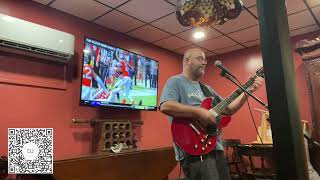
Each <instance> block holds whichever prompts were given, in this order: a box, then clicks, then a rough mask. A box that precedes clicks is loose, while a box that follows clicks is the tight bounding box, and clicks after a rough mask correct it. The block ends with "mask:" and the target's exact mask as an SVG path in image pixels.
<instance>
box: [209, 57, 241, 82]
mask: <svg viewBox="0 0 320 180" xmlns="http://www.w3.org/2000/svg"><path fill="white" fill-rule="evenodd" d="M214 65H215V66H216V67H218V68H220V69H221V70H222V71H221V75H222V76H225V75H226V74H227V75H229V76H231V77H233V78H234V79H237V78H236V77H235V76H234V75H233V74H231V73H230V71H229V70H228V69H227V68H225V67H224V66H223V65H222V63H221V61H219V60H216V61H214Z"/></svg>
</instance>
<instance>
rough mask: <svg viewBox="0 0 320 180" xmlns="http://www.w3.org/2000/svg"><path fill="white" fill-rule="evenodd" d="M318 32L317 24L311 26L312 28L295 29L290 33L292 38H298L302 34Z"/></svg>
mask: <svg viewBox="0 0 320 180" xmlns="http://www.w3.org/2000/svg"><path fill="white" fill-rule="evenodd" d="M318 30H319V26H318V25H316V24H315V25H311V26H307V27H304V28H300V29H295V30H293V31H290V36H297V35H300V34H305V33H309V32H314V31H318Z"/></svg>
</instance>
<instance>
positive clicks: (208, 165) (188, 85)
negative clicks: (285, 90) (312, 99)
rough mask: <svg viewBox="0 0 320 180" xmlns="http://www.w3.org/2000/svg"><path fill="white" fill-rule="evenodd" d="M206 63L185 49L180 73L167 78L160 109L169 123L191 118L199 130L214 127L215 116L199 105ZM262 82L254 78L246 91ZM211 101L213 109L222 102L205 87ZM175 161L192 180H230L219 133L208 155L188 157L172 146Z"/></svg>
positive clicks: (237, 102) (236, 106)
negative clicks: (181, 118)
mask: <svg viewBox="0 0 320 180" xmlns="http://www.w3.org/2000/svg"><path fill="white" fill-rule="evenodd" d="M206 65H207V60H206V57H205V54H204V52H203V51H202V50H201V49H198V48H192V49H188V50H187V51H186V52H185V53H184V56H183V72H182V73H181V74H178V75H175V76H173V77H171V78H169V79H168V80H167V82H166V85H165V87H164V88H163V91H162V95H161V98H160V105H159V109H160V111H161V112H162V113H164V114H166V115H167V116H168V118H169V120H170V121H172V120H173V118H174V117H185V118H192V119H194V121H196V122H195V123H196V124H199V125H200V126H202V127H207V126H208V125H210V124H213V125H214V124H215V123H216V119H215V117H214V115H213V114H212V113H211V112H209V111H208V110H207V109H204V108H201V107H200V105H201V103H202V100H203V99H204V98H206V97H205V95H204V94H203V92H202V89H201V87H200V80H201V78H202V77H203V75H204V72H205V68H206ZM261 83H262V79H261V78H257V79H256V80H255V82H254V83H253V85H252V86H250V87H249V88H248V89H247V90H248V91H249V92H254V91H256V89H257V88H258V87H260V86H261ZM205 87H207V89H208V90H209V91H210V92H211V94H212V97H214V101H213V107H214V106H215V105H217V104H218V103H219V102H221V101H222V100H223V99H222V97H221V96H219V95H218V94H217V93H216V92H215V91H214V90H213V89H212V88H211V87H209V86H207V85H205ZM245 101H246V96H245V95H244V94H241V95H240V96H239V97H238V98H237V99H235V100H234V101H233V102H232V103H231V104H229V106H228V107H227V108H226V109H225V110H224V111H223V112H222V113H221V114H222V115H229V116H231V115H232V114H234V113H235V112H237V111H238V110H239V109H240V108H241V106H242V105H243V104H244V103H245ZM174 148H175V153H176V159H177V161H179V162H180V165H181V167H182V169H183V171H184V174H185V176H186V177H187V178H188V179H191V180H230V175H229V168H228V163H227V161H226V158H225V156H224V153H223V146H222V138H221V131H219V132H218V141H217V145H216V148H215V149H214V150H213V151H212V152H210V153H209V154H206V155H202V156H201V157H200V156H194V155H189V154H187V153H186V152H185V151H183V150H182V149H181V148H179V147H178V146H177V145H176V144H174Z"/></svg>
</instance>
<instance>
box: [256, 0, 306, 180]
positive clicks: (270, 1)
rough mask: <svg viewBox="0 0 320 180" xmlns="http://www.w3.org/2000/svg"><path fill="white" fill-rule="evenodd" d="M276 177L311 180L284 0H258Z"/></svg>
mask: <svg viewBox="0 0 320 180" xmlns="http://www.w3.org/2000/svg"><path fill="white" fill-rule="evenodd" d="M257 9H258V16H259V24H260V39H261V48H262V57H263V65H264V70H265V76H266V89H267V97H268V103H269V112H270V121H271V129H272V137H273V145H274V152H275V162H276V165H277V177H278V178H277V179H290V180H308V179H309V177H308V173H307V172H308V171H307V162H306V156H305V152H304V142H303V134H302V128H301V123H300V121H301V120H300V117H299V108H298V102H297V97H296V85H295V74H294V66H293V58H292V51H291V46H290V41H289V26H288V19H287V13H286V7H285V0H257Z"/></svg>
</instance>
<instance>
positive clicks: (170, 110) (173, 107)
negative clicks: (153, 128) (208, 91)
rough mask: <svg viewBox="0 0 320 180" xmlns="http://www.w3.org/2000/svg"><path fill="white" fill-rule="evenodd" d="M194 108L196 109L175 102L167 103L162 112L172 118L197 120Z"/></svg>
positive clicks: (162, 107)
mask: <svg viewBox="0 0 320 180" xmlns="http://www.w3.org/2000/svg"><path fill="white" fill-rule="evenodd" d="M194 108H195V107H192V106H187V105H183V104H180V103H178V102H175V101H167V102H164V103H163V104H162V105H161V106H160V111H161V112H162V113H164V114H166V115H168V116H172V117H190V118H195V116H196V115H195V110H194Z"/></svg>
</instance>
